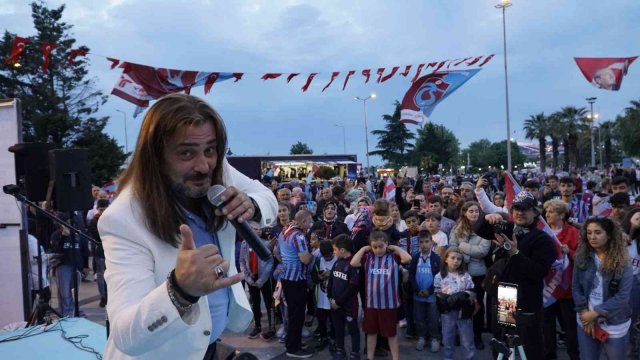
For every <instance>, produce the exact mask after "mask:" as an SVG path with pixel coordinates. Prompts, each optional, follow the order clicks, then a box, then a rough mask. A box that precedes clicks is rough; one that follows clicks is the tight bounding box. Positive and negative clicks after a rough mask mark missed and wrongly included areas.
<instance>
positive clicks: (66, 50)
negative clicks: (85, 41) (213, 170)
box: [0, 2, 124, 183]
mask: <svg viewBox="0 0 640 360" xmlns="http://www.w3.org/2000/svg"><path fill="white" fill-rule="evenodd" d="M64 9H65V6H64V5H62V6H60V7H58V8H55V9H49V8H47V7H46V6H45V4H44V2H34V3H32V4H31V16H32V18H33V24H34V27H35V29H36V32H37V34H36V35H34V36H31V37H29V40H30V42H29V44H27V46H26V47H25V51H24V53H23V55H22V57H21V59H20V64H21V65H22V66H20V67H14V66H2V67H0V96H2V97H14V98H19V99H20V100H21V102H22V114H21V115H22V128H23V139H24V141H25V142H49V143H53V144H54V146H55V147H56V148H67V147H70V146H76V144H75V143H74V141H75V140H78V139H80V138H81V136H80V133H83V134H89V133H92V132H95V133H101V132H102V131H103V130H104V126H100V125H101V123H100V122H99V121H89V122H86V121H87V119H90V118H91V114H93V113H95V112H96V111H97V110H98V108H99V107H100V106H101V105H102V104H103V103H104V102H105V101H106V99H107V97H106V96H104V95H103V94H102V92H100V91H98V90H95V89H94V85H95V81H94V79H92V78H88V59H86V58H83V57H79V58H77V59H76V60H75V61H74V62H72V63H71V64H68V63H67V59H68V56H69V54H70V52H71V49H73V48H77V49H81V50H84V51H86V52H89V48H88V47H86V46H80V45H77V44H76V40H75V39H74V38H72V37H71V36H70V34H69V32H70V30H71V28H72V26H71V25H69V24H67V23H65V22H62V21H61V19H62V14H63V12H64ZM15 36H16V34H12V33H10V32H8V31H5V33H4V36H3V38H2V41H0V62H4V60H5V58H6V57H7V56H8V55H9V54H10V53H11V48H12V45H13V40H14V38H15ZM44 43H55V44H56V45H57V48H56V49H54V50H53V51H52V52H51V56H50V63H49V68H48V71H47V73H46V74H45V73H44V72H43V69H42V62H43V59H42V53H41V46H42V44H44ZM105 122H106V120H105ZM102 136H103V137H107V136H106V135H104V134H102ZM107 138H108V137H107ZM109 150H110V151H109V152H108V153H98V152H95V151H90V154H89V161H90V162H91V163H92V165H94V167H93V168H92V169H93V171H94V172H95V174H98V173H99V174H100V175H97V177H96V179H94V181H95V182H96V183H99V181H98V180H100V179H103V178H112V177H114V176H115V175H116V172H117V170H118V168H119V166H120V165H121V164H122V161H124V154H123V152H122V149H121V148H120V147H117V146H116V147H115V148H113V149H111V148H110V149H109ZM104 160H107V161H106V163H109V164H111V165H109V166H107V167H102V165H103V161H104ZM118 161H120V164H118V166H114V165H113V164H115V163H116V162H118Z"/></svg>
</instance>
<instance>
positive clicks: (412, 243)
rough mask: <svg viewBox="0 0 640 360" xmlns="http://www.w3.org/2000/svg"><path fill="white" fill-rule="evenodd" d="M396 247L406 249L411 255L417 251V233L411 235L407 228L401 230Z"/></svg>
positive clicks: (418, 248)
mask: <svg viewBox="0 0 640 360" xmlns="http://www.w3.org/2000/svg"><path fill="white" fill-rule="evenodd" d="M398 247H399V248H401V249H402V250H404V251H406V252H407V253H408V254H409V255H411V256H413V255H414V254H417V253H419V252H420V247H418V234H415V235H411V234H410V233H409V230H406V231H403V232H402V233H401V234H400V241H399V242H398Z"/></svg>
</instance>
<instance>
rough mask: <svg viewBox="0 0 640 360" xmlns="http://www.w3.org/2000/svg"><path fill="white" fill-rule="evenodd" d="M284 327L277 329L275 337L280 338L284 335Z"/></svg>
mask: <svg viewBox="0 0 640 360" xmlns="http://www.w3.org/2000/svg"><path fill="white" fill-rule="evenodd" d="M284 331H285V330H284V325H282V326H280V328H279V329H278V331H276V336H277V337H279V338H281V337H282V335H284Z"/></svg>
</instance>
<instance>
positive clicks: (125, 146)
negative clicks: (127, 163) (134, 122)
mask: <svg viewBox="0 0 640 360" xmlns="http://www.w3.org/2000/svg"><path fill="white" fill-rule="evenodd" d="M116 111H117V112H119V113H122V118H123V119H124V152H125V154H127V153H129V136H128V135H127V113H125V112H124V111H122V110H118V109H116Z"/></svg>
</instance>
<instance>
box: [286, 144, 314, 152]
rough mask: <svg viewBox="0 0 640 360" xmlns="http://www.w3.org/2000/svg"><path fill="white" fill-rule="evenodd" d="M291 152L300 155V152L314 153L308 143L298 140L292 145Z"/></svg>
mask: <svg viewBox="0 0 640 360" xmlns="http://www.w3.org/2000/svg"><path fill="white" fill-rule="evenodd" d="M289 154H291V155H298V154H313V150H311V148H309V146H307V144H305V143H302V142H300V141H298V142H297V143H295V144H293V145H291V150H289Z"/></svg>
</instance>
